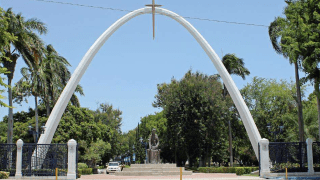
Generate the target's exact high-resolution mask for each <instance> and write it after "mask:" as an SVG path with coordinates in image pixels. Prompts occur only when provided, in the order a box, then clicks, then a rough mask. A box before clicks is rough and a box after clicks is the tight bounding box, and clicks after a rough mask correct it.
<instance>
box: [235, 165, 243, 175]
mask: <svg viewBox="0 0 320 180" xmlns="http://www.w3.org/2000/svg"><path fill="white" fill-rule="evenodd" d="M244 169H245V168H243V167H238V168H237V169H236V175H238V176H241V175H242V174H244V172H245V170H244Z"/></svg>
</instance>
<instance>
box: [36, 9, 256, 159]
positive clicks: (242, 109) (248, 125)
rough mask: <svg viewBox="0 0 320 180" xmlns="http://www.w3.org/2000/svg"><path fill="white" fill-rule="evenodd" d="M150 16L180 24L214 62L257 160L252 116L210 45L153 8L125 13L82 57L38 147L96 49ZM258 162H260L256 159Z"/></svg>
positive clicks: (54, 126) (189, 27)
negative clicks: (123, 28) (133, 22)
mask: <svg viewBox="0 0 320 180" xmlns="http://www.w3.org/2000/svg"><path fill="white" fill-rule="evenodd" d="M150 13H157V14H161V15H164V16H168V17H170V18H172V19H174V20H176V21H177V22H178V23H180V24H181V25H182V26H183V27H185V28H186V29H187V30H188V31H189V33H190V34H191V35H192V36H193V37H194V38H195V39H196V40H197V42H198V43H199V44H200V46H201V47H202V49H203V50H204V51H205V52H206V54H207V55H208V56H209V58H210V59H211V61H212V62H213V64H214V66H215V68H216V69H217V71H218V73H219V74H220V76H221V78H222V80H223V82H224V84H225V85H226V87H227V90H228V92H229V94H230V96H231V98H232V100H233V102H234V103H235V105H236V107H237V110H238V112H239V114H240V117H241V119H242V121H243V124H244V126H245V129H246V131H247V133H248V136H249V139H250V142H251V145H252V147H253V149H254V152H255V154H256V157H257V158H258V143H259V141H260V140H261V136H260V133H259V131H258V129H257V126H256V124H255V123H254V121H253V118H252V116H251V113H250V111H249V109H248V107H247V105H246V104H245V102H244V100H243V98H242V96H241V94H240V92H239V90H238V88H237V87H236V85H235V83H234V81H233V80H232V78H231V76H230V74H229V73H228V71H227V70H226V68H225V67H224V65H223V64H222V61H221V60H220V58H219V57H218V55H217V54H216V53H215V51H214V50H213V49H212V47H211V46H210V45H209V43H208V42H207V41H206V40H205V39H204V38H203V36H202V35H201V34H200V33H199V32H198V31H197V29H196V28H194V27H193V26H192V25H191V24H190V23H189V22H188V21H187V20H185V19H184V18H183V17H181V16H179V15H178V14H176V13H174V12H172V11H169V10H167V9H164V8H158V7H157V8H155V7H145V8H141V9H138V10H135V11H132V12H130V13H128V14H127V15H125V16H123V17H122V18H120V19H119V20H118V21H116V22H115V23H114V24H113V25H111V26H110V27H109V28H108V29H107V30H106V31H105V32H104V33H103V34H102V35H101V36H100V37H99V38H98V39H97V40H96V41H95V43H94V44H93V45H92V46H91V47H90V49H89V50H88V52H87V53H86V54H85V55H84V57H83V58H82V60H81V62H80V64H79V65H78V67H77V68H76V70H75V71H74V73H73V74H72V76H71V78H70V80H69V82H68V84H67V85H66V87H65V88H64V90H63V92H62V94H61V95H60V97H59V99H58V101H57V103H56V104H55V106H54V108H53V110H52V112H51V114H50V116H49V119H48V121H47V123H46V130H45V133H44V134H42V135H41V137H40V139H39V141H38V144H50V143H51V141H52V138H53V135H54V133H55V131H56V129H57V127H58V124H59V122H60V119H61V116H62V114H63V112H64V110H65V108H66V106H67V104H68V102H69V100H70V98H71V96H72V94H73V93H74V91H75V88H76V86H77V85H78V83H79V82H80V79H81V77H82V76H83V74H84V73H85V71H86V70H87V68H88V66H89V64H90V63H91V61H92V59H93V57H94V56H95V55H96V53H97V52H98V51H99V49H100V48H101V47H102V45H103V44H104V43H105V42H106V41H107V40H108V38H109V37H110V36H111V35H112V34H113V33H114V32H115V31H117V29H119V28H120V27H121V26H122V25H123V24H125V23H126V22H128V21H129V20H131V19H132V18H134V17H137V16H139V15H142V14H150ZM258 159H259V158H258Z"/></svg>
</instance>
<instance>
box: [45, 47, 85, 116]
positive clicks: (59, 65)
mask: <svg viewBox="0 0 320 180" xmlns="http://www.w3.org/2000/svg"><path fill="white" fill-rule="evenodd" d="M44 54H45V57H44V59H45V60H44V63H45V64H46V65H45V67H46V69H47V71H48V76H47V77H46V81H47V91H45V92H46V93H44V94H42V99H43V101H44V103H45V105H46V109H47V116H49V115H50V112H51V107H52V106H53V105H54V104H55V103H56V101H57V99H58V97H59V96H60V94H61V92H62V91H63V88H64V87H65V86H66V85H67V83H68V81H69V79H70V78H71V73H70V71H69V70H68V66H70V63H69V62H68V61H67V60H66V59H65V58H64V57H62V56H60V55H59V54H58V52H57V51H56V50H55V49H54V48H53V46H52V45H51V44H49V45H47V46H46V47H45V53H44ZM75 92H77V93H79V94H80V95H84V93H83V89H82V87H81V86H80V85H78V86H77V88H76V90H75ZM70 101H71V104H72V105H74V106H77V107H80V102H79V99H78V97H77V96H76V95H75V94H73V95H72V97H71V100H70Z"/></svg>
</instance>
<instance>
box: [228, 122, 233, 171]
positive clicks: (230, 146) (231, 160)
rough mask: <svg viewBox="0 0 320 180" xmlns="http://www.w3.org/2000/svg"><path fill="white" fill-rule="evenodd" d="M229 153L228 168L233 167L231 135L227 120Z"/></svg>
mask: <svg viewBox="0 0 320 180" xmlns="http://www.w3.org/2000/svg"><path fill="white" fill-rule="evenodd" d="M229 152H230V167H233V151H232V134H231V121H230V120H229Z"/></svg>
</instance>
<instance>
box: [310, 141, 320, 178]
mask: <svg viewBox="0 0 320 180" xmlns="http://www.w3.org/2000/svg"><path fill="white" fill-rule="evenodd" d="M312 153H313V168H314V171H315V172H320V142H313V144H312Z"/></svg>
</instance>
